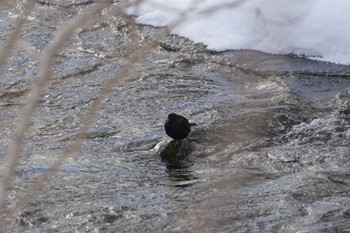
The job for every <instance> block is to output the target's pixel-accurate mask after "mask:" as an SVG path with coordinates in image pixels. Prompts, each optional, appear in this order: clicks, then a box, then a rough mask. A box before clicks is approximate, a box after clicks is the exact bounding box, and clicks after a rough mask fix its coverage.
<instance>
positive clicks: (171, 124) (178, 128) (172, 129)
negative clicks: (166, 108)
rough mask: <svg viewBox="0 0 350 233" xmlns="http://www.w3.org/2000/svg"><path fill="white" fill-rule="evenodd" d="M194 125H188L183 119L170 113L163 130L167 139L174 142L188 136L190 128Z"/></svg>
mask: <svg viewBox="0 0 350 233" xmlns="http://www.w3.org/2000/svg"><path fill="white" fill-rule="evenodd" d="M194 125H196V124H195V123H189V122H188V120H187V119H186V118H185V117H183V116H180V115H177V114H175V113H170V114H169V115H168V119H167V120H166V122H165V124H164V128H165V132H166V134H167V135H168V136H169V137H171V138H173V139H175V140H181V139H184V138H186V137H187V136H188V134H189V133H190V131H191V126H194Z"/></svg>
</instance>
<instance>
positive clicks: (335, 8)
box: [129, 0, 350, 64]
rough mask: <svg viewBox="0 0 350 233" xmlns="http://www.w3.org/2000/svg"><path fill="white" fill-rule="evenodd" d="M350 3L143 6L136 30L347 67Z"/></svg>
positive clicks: (225, 1) (255, 0)
mask: <svg viewBox="0 0 350 233" xmlns="http://www.w3.org/2000/svg"><path fill="white" fill-rule="evenodd" d="M349 12H350V1H349V0H332V1H330V0H192V1H191V0H145V1H144V2H142V4H141V5H140V6H139V7H137V8H133V9H129V13H130V14H135V15H138V18H137V21H138V23H141V24H150V25H154V26H168V27H169V28H170V29H171V32H172V33H174V34H178V35H180V36H183V37H187V38H189V39H191V40H193V41H196V42H202V43H204V44H205V45H207V46H208V49H211V50H216V51H224V50H237V49H253V50H259V51H263V52H267V53H273V54H288V53H294V54H296V55H301V56H306V57H308V58H311V59H318V60H322V61H329V62H334V63H340V64H350V14H349Z"/></svg>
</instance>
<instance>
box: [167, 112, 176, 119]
mask: <svg viewBox="0 0 350 233" xmlns="http://www.w3.org/2000/svg"><path fill="white" fill-rule="evenodd" d="M177 116H178V115H177V114H175V113H170V114H169V115H168V121H173V120H175V119H176V118H177Z"/></svg>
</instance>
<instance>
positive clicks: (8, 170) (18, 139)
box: [0, 0, 108, 207]
mask: <svg viewBox="0 0 350 233" xmlns="http://www.w3.org/2000/svg"><path fill="white" fill-rule="evenodd" d="M107 2H108V0H104V1H99V2H98V3H97V4H96V5H93V6H92V7H91V8H89V9H88V10H87V11H85V12H84V14H82V15H81V16H80V17H78V18H77V19H76V20H75V21H73V22H72V23H71V24H69V25H67V26H65V27H63V28H62V29H61V30H59V31H58V32H57V33H56V35H55V36H54V38H53V40H52V42H51V43H50V45H49V47H48V49H47V52H46V53H45V54H44V55H43V56H42V59H41V62H40V70H39V73H38V76H37V78H36V80H35V82H34V83H33V87H32V90H31V92H30V93H29V96H28V100H27V104H26V105H25V107H24V109H23V111H22V114H21V118H20V121H19V123H18V127H17V129H16V132H15V138H14V140H13V143H12V145H11V146H10V149H9V151H8V153H7V156H6V158H7V161H6V163H5V165H4V168H3V172H2V177H1V178H2V180H1V182H0V206H1V207H2V205H3V202H4V198H5V193H6V190H7V187H8V185H9V183H10V180H11V175H12V173H13V170H14V168H15V166H16V163H17V160H18V158H19V154H20V151H21V148H22V144H23V140H24V135H25V132H26V131H27V129H28V127H29V124H30V122H31V118H32V115H33V112H34V110H35V108H36V107H37V104H38V101H39V98H40V94H41V93H42V91H43V89H44V87H45V86H46V84H47V82H48V80H49V77H50V74H51V65H52V64H53V61H54V58H55V57H56V55H57V53H58V51H59V49H60V48H61V47H62V46H63V45H64V42H65V41H67V40H68V38H69V36H70V35H71V34H72V33H73V32H74V30H76V29H77V28H78V27H79V26H81V25H84V24H85V23H86V22H87V21H88V20H89V19H90V18H91V15H92V14H93V13H95V12H97V11H99V10H101V9H103V8H104V7H105V6H106V3H107Z"/></svg>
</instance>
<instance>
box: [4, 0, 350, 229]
mask: <svg viewBox="0 0 350 233" xmlns="http://www.w3.org/2000/svg"><path fill="white" fill-rule="evenodd" d="M43 2H44V1H39V2H38V3H37V5H36V9H35V12H34V13H33V14H32V16H31V18H30V20H29V21H28V22H27V24H26V26H25V28H24V30H23V32H22V35H21V40H22V42H23V43H22V44H24V45H27V46H29V45H31V46H33V48H35V50H36V51H37V52H38V54H37V53H35V52H33V50H28V49H27V50H26V49H24V48H22V47H20V48H18V49H17V50H15V51H13V53H12V56H11V58H10V60H9V62H8V63H7V64H6V65H5V66H4V67H3V69H2V73H1V79H0V82H1V85H0V109H1V115H0V132H1V137H0V142H1V143H0V149H1V151H3V152H2V153H1V154H0V162H1V164H3V163H4V153H5V152H6V151H7V149H8V147H9V144H10V142H11V139H12V138H13V131H14V128H15V126H16V122H17V120H18V116H19V113H20V110H21V109H22V108H23V105H24V104H25V101H26V95H27V94H28V92H29V90H30V88H31V84H32V81H33V77H35V74H36V73H37V72H38V59H39V56H40V53H41V52H42V51H43V50H44V48H45V46H46V45H47V43H49V42H50V40H51V38H52V33H53V32H54V31H55V30H57V29H58V27H59V26H60V25H61V23H62V22H66V21H67V20H69V19H72V18H74V17H76V15H77V13H79V12H81V11H83V10H84V9H85V8H86V7H87V5H89V4H90V3H91V2H90V1H86V2H85V4H82V2H84V1H80V2H79V4H77V2H74V1H62V2H64V3H65V4H67V6H70V7H67V6H66V5H60V4H58V3H59V1H48V2H51V3H52V4H43ZM80 3H81V4H80ZM62 4H63V3H62ZM17 10H18V9H17V8H11V7H10V8H8V9H6V10H4V11H2V13H1V16H0V17H1V18H0V21H1V24H0V44H1V46H3V44H4V43H5V39H6V37H7V35H8V33H9V30H10V29H11V25H12V23H13V20H14V18H15V16H16V14H18V12H17ZM127 25H128V19H127V18H124V17H115V18H112V19H109V20H108V21H106V22H104V23H99V24H96V25H94V26H91V27H89V28H88V29H85V30H81V31H78V32H77V33H76V34H75V35H74V36H73V37H72V39H71V40H70V41H69V42H67V45H66V47H65V49H64V50H62V51H61V52H60V54H59V56H58V59H57V62H56V64H55V66H54V75H53V77H52V79H51V80H50V83H49V86H48V88H47V90H46V91H45V93H44V94H43V95H42V98H41V101H40V104H39V108H38V110H37V111H36V112H35V116H34V119H33V125H32V127H31V128H30V131H29V132H28V134H27V135H26V142H25V146H24V151H23V153H22V157H21V159H20V161H19V163H18V166H17V168H16V172H15V176H14V179H13V182H12V184H11V187H10V190H9V193H8V198H7V200H6V203H7V205H6V206H5V210H8V209H9V208H11V207H12V206H13V205H14V203H16V202H17V201H18V200H19V199H20V198H21V197H22V196H23V195H24V194H25V193H26V192H27V191H28V190H29V189H30V186H31V184H32V183H33V182H34V181H35V180H36V177H38V176H39V175H40V174H42V173H43V172H44V171H45V170H46V169H47V168H49V167H50V165H51V164H52V163H53V161H55V159H56V158H57V157H58V156H59V155H60V154H61V153H62V152H63V150H64V148H66V147H67V146H68V145H70V144H71V143H74V139H75V137H76V135H77V133H78V130H79V127H80V126H81V124H82V121H83V119H84V117H85V114H86V113H87V112H88V110H89V109H90V107H91V105H92V103H93V101H94V100H95V99H96V98H97V95H98V94H99V92H100V90H101V88H102V86H103V84H104V83H105V82H106V81H108V80H109V79H111V78H113V75H114V74H115V72H116V71H117V70H118V69H120V68H121V67H122V66H123V65H124V64H125V61H126V54H127V51H126V48H127V43H128V40H127V38H128V32H129V31H128V29H127ZM138 30H139V33H140V42H139V44H140V46H142V43H143V41H147V38H149V37H152V34H153V33H154V32H156V31H157V30H158V29H155V28H152V27H146V26H139V29H138ZM30 51H32V52H30ZM349 74H350V68H349V67H348V66H340V65H334V64H328V63H323V62H316V61H310V60H305V59H302V58H296V57H292V56H273V55H266V54H261V53H257V52H253V51H237V52H224V53H213V52H210V51H207V50H205V48H204V47H203V46H202V45H199V44H193V43H192V42H190V41H187V40H185V39H183V38H177V37H175V36H169V37H168V38H166V39H164V40H162V41H161V42H160V43H159V46H157V47H156V48H154V49H152V51H151V52H150V53H149V54H148V55H147V56H145V57H144V58H143V59H142V61H141V62H139V63H138V64H137V65H136V66H135V67H134V69H133V70H132V72H130V73H129V75H128V76H127V77H125V78H124V80H122V81H121V82H120V83H119V84H118V85H117V86H116V87H115V88H114V89H113V92H112V93H110V94H109V96H108V98H107V100H106V101H105V102H104V105H103V106H102V109H101V110H100V111H99V112H98V116H97V117H96V119H95V121H94V123H93V126H92V127H91V128H90V130H89V133H88V136H87V139H86V140H85V141H84V143H83V147H82V149H81V150H79V151H78V152H77V153H74V154H73V155H72V156H71V157H70V158H69V159H68V160H67V161H66V162H65V163H64V165H62V166H61V167H60V170H59V172H58V173H57V174H56V175H55V176H54V177H53V178H52V179H51V180H50V182H49V184H48V185H47V186H46V188H45V190H44V191H43V192H41V193H40V195H38V196H37V198H36V199H35V200H33V201H32V202H31V203H30V205H29V206H27V207H26V208H25V209H23V210H22V211H21V212H20V213H19V215H18V216H17V217H16V218H15V219H14V220H13V221H12V223H11V225H9V227H8V232H350V223H349V222H350V194H349V192H350V173H349V172H350V157H349V144H350V143H349V139H350V122H349V120H350V105H349V97H350V79H349ZM170 112H176V113H179V114H182V115H184V116H186V117H187V118H189V119H190V121H191V122H196V123H197V125H198V126H197V127H194V128H193V132H192V133H191V134H190V137H189V138H188V139H187V140H186V141H185V142H184V143H185V145H186V148H185V150H187V153H185V154H186V156H185V158H183V159H181V161H179V162H178V163H177V164H173V163H170V162H169V161H164V160H162V159H161V158H160V156H159V154H160V152H161V150H162V149H164V147H166V145H167V144H168V143H169V142H170V141H171V140H170V138H168V137H167V136H166V134H165V132H164V129H163V124H164V122H165V119H166V117H167V114H168V113H170Z"/></svg>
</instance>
